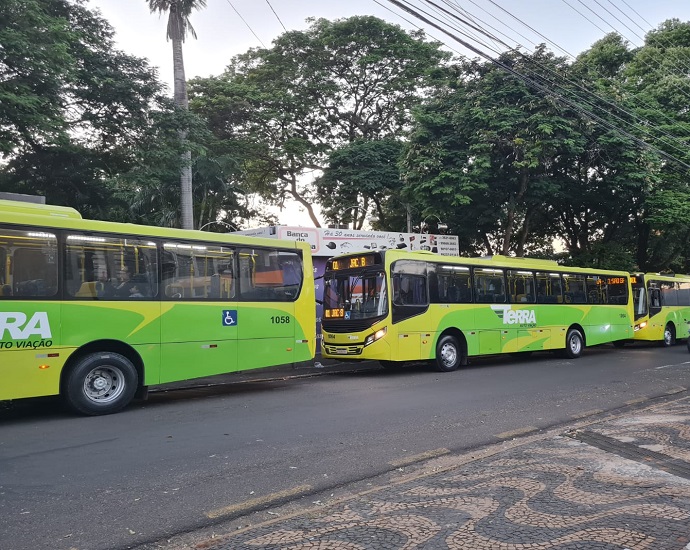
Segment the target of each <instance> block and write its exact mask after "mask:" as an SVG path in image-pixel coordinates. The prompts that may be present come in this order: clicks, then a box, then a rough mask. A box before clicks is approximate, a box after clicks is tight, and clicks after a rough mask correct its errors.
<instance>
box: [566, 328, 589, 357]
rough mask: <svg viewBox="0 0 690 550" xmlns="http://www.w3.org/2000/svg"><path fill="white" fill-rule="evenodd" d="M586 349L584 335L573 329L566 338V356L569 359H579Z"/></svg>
mask: <svg viewBox="0 0 690 550" xmlns="http://www.w3.org/2000/svg"><path fill="white" fill-rule="evenodd" d="M584 349H585V339H584V337H583V336H582V333H581V332H580V331H579V330H578V329H576V328H571V329H570V330H569V331H568V334H567V335H566V337H565V356H566V357H567V358H568V359H577V358H578V357H580V355H582V352H583V350H584Z"/></svg>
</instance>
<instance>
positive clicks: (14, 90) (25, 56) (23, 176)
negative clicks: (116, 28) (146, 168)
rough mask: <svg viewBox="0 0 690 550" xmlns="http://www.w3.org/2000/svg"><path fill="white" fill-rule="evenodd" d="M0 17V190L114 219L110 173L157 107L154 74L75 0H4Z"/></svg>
mask: <svg viewBox="0 0 690 550" xmlns="http://www.w3.org/2000/svg"><path fill="white" fill-rule="evenodd" d="M0 16H1V17H2V20H3V25H1V26H0V44H2V47H0V152H1V153H2V155H3V156H4V160H5V162H4V164H3V165H2V167H1V168H0V188H1V189H3V190H6V191H15V192H22V193H28V194H41V195H44V196H46V198H47V199H48V201H49V202H51V203H53V204H65V205H69V206H73V207H75V208H77V209H78V210H80V211H81V212H82V213H83V214H84V215H85V216H89V217H93V218H101V219H107V218H109V217H110V211H111V209H113V208H115V209H118V212H119V214H118V217H119V216H120V215H121V214H122V213H124V212H125V208H124V207H125V206H126V205H124V204H122V205H119V204H118V205H117V206H115V205H116V204H117V202H116V201H115V200H114V199H113V192H114V189H113V188H112V186H111V185H109V181H110V178H111V177H112V176H114V175H115V174H118V173H120V172H121V171H124V170H127V169H128V167H129V165H130V161H131V158H132V151H133V149H134V148H135V147H136V146H137V143H138V140H139V138H140V136H141V134H142V132H144V131H145V130H146V128H147V127H148V125H149V123H150V118H149V117H150V115H151V112H152V111H153V110H156V109H165V107H164V105H163V103H162V97H161V95H160V94H161V91H162V85H161V83H160V82H159V81H158V79H157V77H156V73H155V71H154V70H153V69H152V68H151V67H149V65H148V63H147V62H146V61H145V60H143V59H139V58H136V57H133V56H129V55H127V54H124V53H123V52H121V51H118V50H117V49H116V48H115V45H114V42H113V30H112V28H111V27H110V25H109V24H108V23H107V22H106V21H105V20H104V19H102V18H101V17H100V16H99V15H98V14H97V13H94V12H92V11H90V10H88V9H86V7H85V6H84V2H82V1H76V2H70V1H67V0H30V1H28V2H24V1H22V2H19V1H18V0H8V2H5V3H3V4H2V7H0ZM6 21H7V22H8V23H9V24H8V25H5V24H4V23H5V22H6ZM120 207H122V209H121V210H120Z"/></svg>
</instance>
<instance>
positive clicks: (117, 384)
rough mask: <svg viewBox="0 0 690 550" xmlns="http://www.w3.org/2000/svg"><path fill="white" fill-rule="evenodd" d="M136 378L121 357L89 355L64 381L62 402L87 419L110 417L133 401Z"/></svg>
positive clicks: (116, 354)
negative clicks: (90, 417) (109, 415)
mask: <svg viewBox="0 0 690 550" xmlns="http://www.w3.org/2000/svg"><path fill="white" fill-rule="evenodd" d="M137 382H138V374H137V369H136V368H135V367H134V365H133V364H132V362H131V361H130V360H129V359H127V358H126V357H125V356H124V355H120V354H119V353H111V352H98V353H90V354H89V355H87V356H85V357H83V358H82V359H80V360H79V361H78V362H77V363H76V364H75V365H74V368H72V369H71V370H70V372H69V373H68V375H67V378H66V379H65V385H64V398H65V401H66V402H67V405H68V406H69V407H70V408H71V409H72V410H74V411H76V412H78V413H81V414H86V415H90V416H96V415H101V414H111V413H115V412H117V411H119V410H122V409H123V408H125V407H126V406H127V405H129V403H130V402H131V401H132V399H133V398H134V394H135V392H136V390H137Z"/></svg>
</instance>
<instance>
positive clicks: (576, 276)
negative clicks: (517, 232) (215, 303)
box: [321, 250, 633, 371]
mask: <svg viewBox="0 0 690 550" xmlns="http://www.w3.org/2000/svg"><path fill="white" fill-rule="evenodd" d="M630 296H631V287H630V276H629V274H628V273H625V272H621V271H602V270H595V269H580V268H566V267H561V266H559V265H558V264H557V263H556V262H553V261H548V260H531V259H522V258H509V257H505V256H493V257H490V258H460V257H448V256H439V255H436V254H433V253H430V252H406V251H402V250H384V251H381V252H367V253H363V254H349V255H343V256H339V257H335V258H332V259H331V260H329V261H328V263H327V264H326V272H325V275H324V297H323V307H324V311H323V317H322V324H321V326H322V334H323V340H322V353H323V355H324V357H329V358H337V359H340V360H363V359H375V360H378V361H380V362H381V364H382V365H383V366H384V367H387V368H393V367H397V366H399V365H400V364H401V363H403V362H405V361H420V360H430V361H433V362H434V364H435V366H436V368H437V369H438V370H440V371H453V370H455V369H457V368H458V367H459V366H460V365H462V364H466V362H467V358H468V357H472V356H478V355H487V354H497V353H520V352H532V351H540V350H562V351H563V353H564V354H565V355H566V356H567V357H569V358H576V357H579V356H580V355H581V354H582V352H583V350H584V348H585V345H589V346H594V345H598V344H605V343H608V342H615V341H619V340H624V339H627V338H631V337H632V336H633V309H632V300H631V299H630Z"/></svg>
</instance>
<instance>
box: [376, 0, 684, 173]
mask: <svg viewBox="0 0 690 550" xmlns="http://www.w3.org/2000/svg"><path fill="white" fill-rule="evenodd" d="M388 2H390V3H391V4H393V5H395V6H396V7H398V8H400V9H402V10H403V11H405V12H406V13H409V14H410V15H412V16H413V17H415V18H417V19H419V20H420V21H423V22H424V23H425V24H428V25H430V26H432V27H433V28H435V29H437V30H438V31H440V32H442V33H443V34H445V35H446V36H448V37H449V38H451V39H453V40H455V41H456V42H458V43H459V44H461V45H462V46H463V47H464V48H466V49H467V50H469V51H471V52H473V53H475V54H477V55H479V56H480V57H481V58H483V59H485V60H487V61H490V62H491V63H493V64H495V65H497V66H499V67H501V68H502V69H504V70H505V71H507V72H509V73H510V74H512V75H513V76H515V77H516V78H518V79H519V80H521V81H523V82H524V83H525V84H527V85H528V86H530V87H533V88H535V89H537V90H539V91H541V92H543V93H544V94H546V95H547V96H550V97H553V98H554V99H556V100H557V101H559V102H561V103H565V104H566V105H568V106H570V107H571V108H573V109H574V110H575V111H577V112H578V113H580V114H581V115H583V116H586V117H588V118H590V119H592V120H594V121H596V122H597V123H599V124H600V125H601V126H603V127H605V128H607V129H609V130H611V131H615V132H618V133H619V134H621V135H622V136H624V137H626V138H627V139H629V140H631V141H632V142H634V143H636V144H637V145H639V146H640V147H642V148H645V149H648V150H651V151H654V152H655V153H656V154H657V155H659V156H660V157H661V158H664V159H666V160H668V161H671V162H674V163H676V164H679V165H681V166H683V167H685V168H688V169H690V164H687V163H685V162H684V161H682V160H681V159H679V158H677V157H675V156H673V155H671V154H669V153H667V152H666V151H664V150H662V149H659V148H658V147H656V146H654V145H652V144H650V143H648V142H646V141H644V140H643V139H640V138H639V137H637V136H635V135H634V134H632V133H630V132H629V131H627V130H625V129H623V128H621V127H619V126H616V125H614V124H612V123H611V122H609V121H608V120H606V119H604V118H602V117H600V116H599V115H597V114H596V113H594V112H592V111H589V110H587V109H584V108H583V107H582V106H581V105H580V104H579V103H577V102H576V101H573V100H572V99H570V98H568V97H565V96H564V95H562V94H560V93H557V92H554V91H553V90H552V89H550V88H547V87H546V86H544V85H543V84H541V83H539V82H537V81H536V80H534V79H533V78H530V77H528V76H526V75H524V74H522V73H520V72H519V71H517V70H515V69H513V68H512V67H510V66H508V65H506V64H505V63H503V62H501V61H500V60H498V59H495V58H493V57H492V56H490V55H489V54H487V53H486V52H484V51H482V50H480V49H479V48H477V47H475V46H474V45H472V44H470V43H468V42H467V41H465V40H463V39H461V38H460V37H458V36H457V35H454V34H453V33H451V32H449V31H448V30H447V29H445V28H443V27H441V26H439V25H438V24H437V23H434V22H433V21H432V20H431V19H429V18H428V17H427V16H428V15H429V14H428V13H426V12H423V13H425V14H426V15H423V13H420V11H418V10H419V8H418V9H414V8H412V7H410V6H409V5H407V4H406V3H404V2H401V1H399V0H388ZM422 11H423V10H422Z"/></svg>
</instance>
